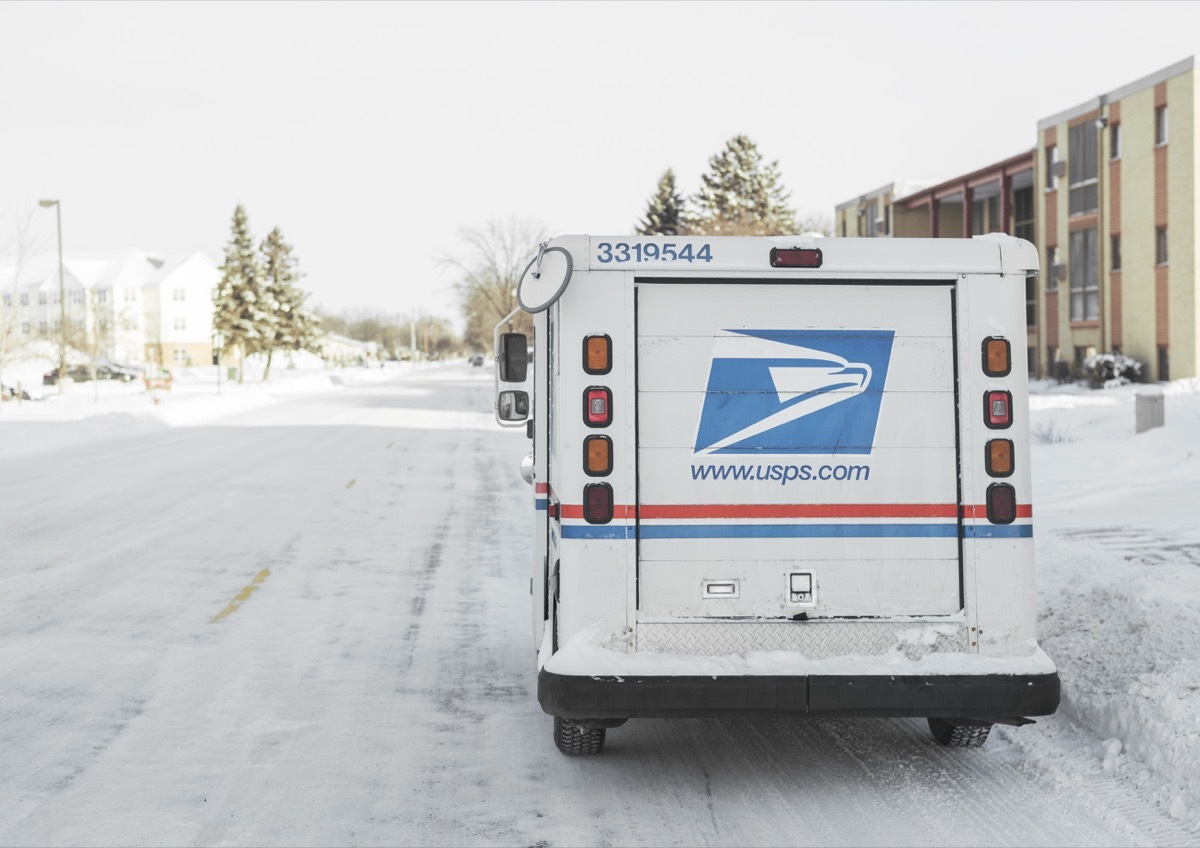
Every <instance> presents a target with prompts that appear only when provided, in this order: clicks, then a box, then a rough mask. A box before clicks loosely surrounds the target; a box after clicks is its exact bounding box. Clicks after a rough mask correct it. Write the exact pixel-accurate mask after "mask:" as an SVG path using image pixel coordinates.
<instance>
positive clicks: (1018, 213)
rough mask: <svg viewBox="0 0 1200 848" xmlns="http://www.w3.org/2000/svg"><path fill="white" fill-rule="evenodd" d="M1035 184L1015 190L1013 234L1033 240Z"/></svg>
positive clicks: (1034, 236)
mask: <svg viewBox="0 0 1200 848" xmlns="http://www.w3.org/2000/svg"><path fill="white" fill-rule="evenodd" d="M1033 215H1034V212H1033V186H1030V187H1029V188H1019V189H1017V190H1016V191H1014V192H1013V235H1014V236H1016V237H1017V238H1019V239H1025V240H1026V241H1029V242H1032V241H1033V240H1034V238H1036V235H1035V233H1034V217H1033Z"/></svg>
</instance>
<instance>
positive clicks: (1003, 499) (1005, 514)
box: [987, 483, 1017, 524]
mask: <svg viewBox="0 0 1200 848" xmlns="http://www.w3.org/2000/svg"><path fill="white" fill-rule="evenodd" d="M987 517H988V521H990V522H992V523H993V524H1012V523H1013V522H1014V521H1016V520H1017V490H1016V489H1014V488H1013V487H1012V486H1010V485H1008V484H1007V483H993V484H992V485H990V486H988V488H987Z"/></svg>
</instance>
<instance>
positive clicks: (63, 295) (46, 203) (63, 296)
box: [38, 200, 67, 394]
mask: <svg viewBox="0 0 1200 848" xmlns="http://www.w3.org/2000/svg"><path fill="white" fill-rule="evenodd" d="M38 205H39V206H42V207H45V208H47V209H49V208H50V207H51V206H53V207H54V216H55V218H57V220H58V309H59V313H58V316H59V317H58V320H59V333H58V393H59V394H62V392H63V381H64V380H66V379H67V284H66V281H65V279H64V277H63V258H62V204H61V203H59V202H58V201H57V200H39V201H38Z"/></svg>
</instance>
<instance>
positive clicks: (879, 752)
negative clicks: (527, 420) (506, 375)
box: [0, 366, 1195, 845]
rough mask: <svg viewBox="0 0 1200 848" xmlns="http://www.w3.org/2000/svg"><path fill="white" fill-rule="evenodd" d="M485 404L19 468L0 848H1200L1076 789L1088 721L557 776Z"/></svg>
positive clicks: (517, 533)
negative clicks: (42, 847)
mask: <svg viewBox="0 0 1200 848" xmlns="http://www.w3.org/2000/svg"><path fill="white" fill-rule="evenodd" d="M490 389H491V384H490V378H489V377H488V375H486V374H484V373H481V369H470V368H467V367H464V366H454V367H452V368H447V369H443V370H438V371H433V372H425V373H416V374H411V375H407V376H400V377H396V378H394V379H392V380H390V381H387V382H379V383H376V384H371V385H362V386H350V387H346V388H344V389H340V390H338V391H336V392H326V393H321V394H311V395H298V396H294V397H286V398H282V399H279V401H278V402H277V403H275V404H273V405H269V406H264V407H262V408H258V409H253V410H250V411H246V412H242V413H240V414H237V415H232V416H228V417H225V418H220V419H216V420H213V421H210V422H209V423H208V424H204V425H201V426H190V427H175V428H162V429H160V430H152V431H151V430H146V431H139V432H137V433H136V434H135V435H131V436H129V437H126V438H117V439H109V440H105V441H100V442H93V443H90V444H82V445H77V446H73V447H68V448H65V449H63V450H59V451H51V452H44V453H38V454H33V455H28V456H16V457H12V458H8V459H5V460H4V462H3V468H4V479H3V486H0V539H2V540H3V542H2V544H3V550H4V556H3V560H2V563H0V603H2V609H3V617H2V618H0V679H2V680H3V689H2V690H0V746H2V751H3V755H2V756H0V843H2V844H5V845H26V844H46V845H81V844H102V845H114V844H119V845H143V844H146V845H149V844H161V845H197V844H198V845H350V844H354V845H359V844H391V845H535V844H543V845H596V844H602V845H867V844H886V845H1031V844H1036V845H1105V844H1187V842H1188V840H1189V838H1191V839H1193V840H1194V837H1195V835H1194V834H1191V835H1190V837H1189V834H1187V833H1185V832H1184V830H1183V829H1182V828H1181V827H1180V826H1179V825H1178V824H1177V823H1175V822H1174V821H1172V820H1171V819H1169V818H1168V817H1166V816H1164V815H1161V814H1159V813H1156V812H1155V811H1152V810H1151V811H1145V810H1143V807H1144V804H1141V803H1140V802H1139V801H1138V798H1137V797H1136V796H1135V795H1134V794H1131V793H1132V790H1127V789H1126V788H1124V785H1123V784H1121V783H1119V782H1116V781H1112V780H1108V781H1103V780H1098V781H1088V780H1084V781H1075V782H1072V780H1070V779H1067V778H1068V776H1069V775H1070V774H1072V773H1076V772H1087V771H1088V769H1091V770H1092V771H1096V770H1097V769H1098V768H1099V764H1098V762H1093V761H1091V760H1089V761H1088V762H1081V761H1080V760H1079V758H1078V756H1077V755H1078V752H1079V751H1080V750H1086V749H1087V748H1088V746H1094V745H1095V744H1097V743H1098V742H1099V741H1100V740H1096V739H1092V738H1088V737H1086V735H1085V734H1084V733H1083V731H1082V730H1079V729H1078V728H1076V727H1074V726H1073V725H1071V724H1070V722H1069V721H1067V720H1066V719H1065V718H1062V717H1055V718H1053V719H1049V720H1045V721H1043V722H1040V723H1039V724H1038V725H1037V726H1036V727H1030V728H1024V729H1022V730H1020V731H1003V732H998V733H995V734H993V739H992V740H990V741H989V742H988V744H987V746H986V747H985V748H984V749H982V750H975V751H951V750H946V749H942V748H940V747H938V746H937V745H936V744H935V743H934V742H933V740H932V738H930V736H929V734H928V732H927V730H926V728H925V726H924V723H923V722H918V721H915V720H894V721H885V720H861V721H843V720H825V721H795V720H789V719H738V720H687V721H682V720H681V721H653V720H643V721H631V722H630V723H629V724H627V725H626V726H624V727H622V728H620V729H617V730H614V731H610V733H609V737H608V745H607V747H606V749H605V752H604V753H603V754H602V755H601V756H599V757H595V758H567V757H563V756H562V755H560V754H559V753H558V752H557V751H556V750H555V748H554V745H553V743H552V741H551V739H550V719H549V718H548V717H547V716H545V715H543V714H542V713H541V711H540V709H539V708H538V706H537V703H536V699H535V695H534V684H535V673H534V661H535V657H534V650H533V646H532V643H531V636H530V632H529V631H530V627H529V622H528V602H529V595H528V589H529V586H528V567H527V556H526V544H527V539H526V535H527V528H528V524H529V518H528V509H529V494H528V488H527V487H526V485H525V484H524V483H523V482H522V481H521V480H520V478H519V477H518V475H517V465H518V462H519V460H520V458H521V456H522V455H523V454H524V453H525V452H526V450H527V444H528V443H527V441H526V439H525V437H524V433H523V431H520V432H513V431H500V430H499V429H498V428H496V427H495V426H494V425H492V424H491V423H490V416H488V415H487V414H486V412H485V411H486V410H487V409H488V407H489V396H490ZM1047 785H1054V786H1057V789H1056V791H1052V792H1051V791H1048V789H1047ZM1123 811H1124V812H1123Z"/></svg>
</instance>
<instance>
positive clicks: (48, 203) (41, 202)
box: [38, 200, 58, 209]
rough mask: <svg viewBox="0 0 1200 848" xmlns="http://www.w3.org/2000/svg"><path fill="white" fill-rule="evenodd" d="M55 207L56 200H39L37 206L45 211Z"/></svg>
mask: <svg viewBox="0 0 1200 848" xmlns="http://www.w3.org/2000/svg"><path fill="white" fill-rule="evenodd" d="M57 205H58V201H57V200H39V201H38V206H44V207H46V208H47V209H49V208H50V207H51V206H57Z"/></svg>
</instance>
